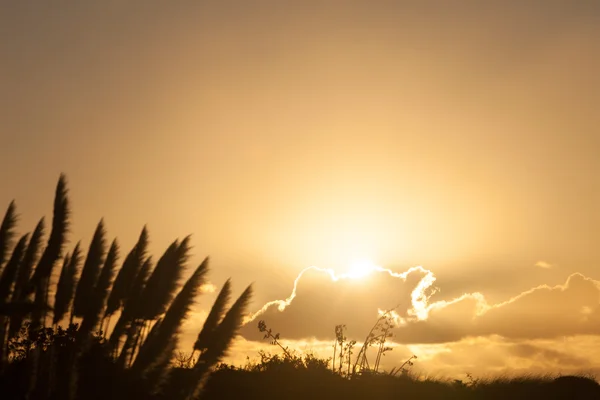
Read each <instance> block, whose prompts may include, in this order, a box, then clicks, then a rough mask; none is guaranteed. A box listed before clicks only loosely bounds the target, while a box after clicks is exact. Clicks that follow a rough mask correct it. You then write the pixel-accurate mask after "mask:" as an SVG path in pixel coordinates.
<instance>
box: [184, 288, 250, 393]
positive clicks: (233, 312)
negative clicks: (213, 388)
mask: <svg viewBox="0 0 600 400" xmlns="http://www.w3.org/2000/svg"><path fill="white" fill-rule="evenodd" d="M251 297H252V285H249V286H248V287H247V288H246V290H244V292H243V293H242V294H241V295H240V297H239V298H238V299H237V300H236V302H235V303H233V305H232V306H231V308H230V309H229V311H228V312H227V314H225V317H224V318H223V321H221V323H220V324H219V326H218V327H217V328H216V329H215V330H214V334H213V335H212V336H211V339H212V340H211V342H210V343H208V344H207V347H206V349H205V351H204V352H203V353H202V354H201V355H200V357H198V362H197V363H196V365H195V366H194V375H195V376H194V380H193V381H194V382H195V384H194V385H192V387H191V388H190V392H189V396H188V399H195V398H197V397H198V396H199V394H200V392H201V391H202V388H203V386H204V384H205V378H206V376H207V375H206V373H207V372H208V371H209V370H210V369H211V368H212V367H213V366H214V365H215V364H216V363H218V362H219V361H220V360H222V359H223V357H224V356H225V355H226V354H227V349H229V346H231V342H232V341H233V339H234V338H235V336H236V335H237V332H238V331H239V329H240V327H241V326H242V323H243V321H244V314H246V308H248V304H249V303H250V299H251Z"/></svg>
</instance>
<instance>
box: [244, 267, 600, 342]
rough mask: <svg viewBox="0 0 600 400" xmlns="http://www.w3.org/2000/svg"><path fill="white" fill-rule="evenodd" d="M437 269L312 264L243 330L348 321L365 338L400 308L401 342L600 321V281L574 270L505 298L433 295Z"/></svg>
mask: <svg viewBox="0 0 600 400" xmlns="http://www.w3.org/2000/svg"><path fill="white" fill-rule="evenodd" d="M434 282H435V276H434V275H433V273H432V272H431V271H428V270H426V269H424V268H422V267H417V268H411V269H409V270H408V271H406V272H403V273H396V272H393V271H390V270H387V269H384V268H380V267H377V269H374V270H373V271H372V273H371V274H370V275H369V276H368V277H366V278H364V279H359V280H356V279H346V278H343V277H342V276H337V275H335V274H334V273H333V272H332V271H330V270H325V269H319V268H309V269H306V270H304V271H302V273H301V274H300V275H299V276H298V278H297V279H296V281H295V283H294V287H293V291H292V293H291V295H290V296H289V297H288V298H287V299H286V300H278V301H273V302H269V303H267V304H266V305H265V306H264V307H263V308H261V309H260V310H259V311H258V312H257V313H255V314H254V315H253V316H252V317H253V319H252V321H251V322H249V323H248V324H247V325H246V326H244V327H243V329H242V335H244V337H246V338H247V339H255V340H260V339H261V338H262V336H261V335H260V333H259V332H258V329H257V328H256V322H257V320H259V319H262V320H265V321H266V322H267V324H268V325H269V326H270V327H271V328H272V329H273V330H274V331H275V332H279V333H281V335H282V337H285V338H290V339H295V340H300V339H307V338H316V339H319V340H331V339H333V336H334V327H335V325H338V324H346V325H347V327H348V331H347V333H348V337H352V338H355V339H357V340H360V339H361V338H362V337H364V336H365V335H366V334H367V333H368V331H369V330H370V328H371V326H372V325H373V324H374V322H375V320H376V319H377V316H378V310H382V309H390V308H393V307H394V306H396V305H398V304H399V305H400V306H399V307H398V308H396V309H395V312H396V313H397V316H398V320H399V321H401V322H402V324H401V326H400V327H398V328H396V330H395V334H396V340H398V342H400V343H406V344H411V343H412V344H418V343H421V344H423V343H448V342H455V341H459V340H463V339H466V338H469V337H478V336H492V335H498V336H501V337H505V338H509V339H519V340H525V339H541V338H559V337H562V336H571V335H584V334H594V333H596V332H598V331H599V328H600V282H598V281H595V280H593V279H590V278H588V277H585V276H584V275H582V274H579V273H575V274H573V275H571V276H569V277H568V279H567V280H566V282H565V283H564V284H562V285H557V286H548V285H540V286H537V287H534V288H532V289H529V290H527V291H524V292H523V293H520V294H518V295H517V296H514V297H512V298H509V299H508V300H506V301H503V302H499V303H496V304H490V303H489V302H488V301H487V299H486V297H485V296H484V295H483V294H482V293H478V292H475V293H466V294H463V295H461V296H459V297H456V298H452V299H448V300H439V301H435V302H430V298H431V294H432V293H434V292H435V290H436V288H434V287H433V283H434Z"/></svg>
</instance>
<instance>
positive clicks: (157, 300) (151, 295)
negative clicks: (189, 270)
mask: <svg viewBox="0 0 600 400" xmlns="http://www.w3.org/2000/svg"><path fill="white" fill-rule="evenodd" d="M189 242H190V237H189V236H187V237H186V238H185V239H183V241H182V242H181V243H179V241H178V240H176V241H174V242H173V243H172V244H171V245H170V246H169V247H168V248H167V250H166V251H165V253H164V254H163V255H162V257H161V258H160V259H159V260H158V262H157V263H156V268H154V271H153V272H152V275H150V278H149V279H148V282H147V283H146V287H145V288H144V291H143V293H142V296H141V304H142V305H143V308H142V309H141V310H140V311H141V313H142V314H141V315H140V316H139V317H140V318H143V319H146V320H153V319H156V318H158V316H159V315H162V314H163V313H164V312H165V310H166V309H167V307H168V306H169V303H170V302H171V300H172V299H173V295H174V294H175V291H176V290H177V286H178V285H179V280H180V279H181V275H182V273H183V269H184V268H185V263H186V261H187V259H188V252H189V249H190V245H189Z"/></svg>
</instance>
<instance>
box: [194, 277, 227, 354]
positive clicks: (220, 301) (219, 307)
mask: <svg viewBox="0 0 600 400" xmlns="http://www.w3.org/2000/svg"><path fill="white" fill-rule="evenodd" d="M230 298H231V279H227V281H226V282H225V284H224V285H223V288H221V291H220V292H219V294H218V296H217V298H216V300H215V302H214V303H213V306H212V308H211V309H210V312H209V313H208V316H207V317H206V321H204V325H203V327H202V330H201V331H200V333H199V334H198V338H197V339H196V342H195V343H194V351H196V350H197V351H199V352H203V351H205V350H206V349H207V348H208V347H209V346H210V344H211V343H212V342H213V341H214V338H213V336H214V335H215V331H216V329H217V327H218V326H219V324H220V323H221V321H222V320H223V317H224V316H225V312H226V308H227V304H228V303H229V300H230ZM193 354H194V353H193V352H192V356H193Z"/></svg>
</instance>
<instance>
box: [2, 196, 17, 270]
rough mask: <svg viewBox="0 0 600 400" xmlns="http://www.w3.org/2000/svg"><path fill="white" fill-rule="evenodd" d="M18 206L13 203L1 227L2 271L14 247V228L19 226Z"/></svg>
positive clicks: (9, 206)
mask: <svg viewBox="0 0 600 400" xmlns="http://www.w3.org/2000/svg"><path fill="white" fill-rule="evenodd" d="M16 210H17V206H16V204H15V201H14V200H13V201H11V202H10V204H9V205H8V208H7V210H6V214H5V215H4V218H3V219H2V225H0V271H1V270H2V266H3V265H4V261H5V260H6V256H7V255H8V252H9V249H10V247H11V245H12V239H13V237H14V235H15V233H14V227H15V225H16V224H17V213H16Z"/></svg>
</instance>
